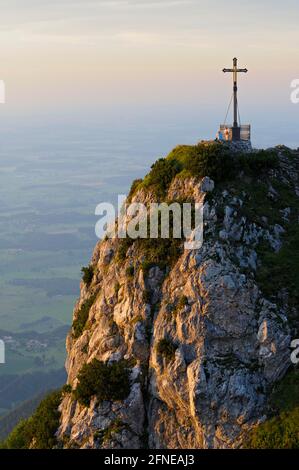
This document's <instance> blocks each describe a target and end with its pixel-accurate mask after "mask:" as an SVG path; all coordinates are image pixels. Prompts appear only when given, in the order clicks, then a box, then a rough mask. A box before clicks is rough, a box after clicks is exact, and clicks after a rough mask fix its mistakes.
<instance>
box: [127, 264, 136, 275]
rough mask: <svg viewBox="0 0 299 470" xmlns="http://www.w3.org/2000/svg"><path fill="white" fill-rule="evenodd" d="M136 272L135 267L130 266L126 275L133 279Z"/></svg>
mask: <svg viewBox="0 0 299 470" xmlns="http://www.w3.org/2000/svg"><path fill="white" fill-rule="evenodd" d="M134 272H135V269H134V266H129V267H128V268H127V269H126V275H127V276H128V277H133V276H134Z"/></svg>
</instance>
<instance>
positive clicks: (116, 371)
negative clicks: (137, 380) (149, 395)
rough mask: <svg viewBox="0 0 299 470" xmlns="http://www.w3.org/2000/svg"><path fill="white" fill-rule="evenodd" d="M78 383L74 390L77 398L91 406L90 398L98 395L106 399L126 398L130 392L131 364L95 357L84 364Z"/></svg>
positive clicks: (100, 400) (99, 400)
mask: <svg viewBox="0 0 299 470" xmlns="http://www.w3.org/2000/svg"><path fill="white" fill-rule="evenodd" d="M78 381H79V383H78V385H77V388H76V390H75V391H74V392H73V393H74V397H75V399H76V400H78V401H79V403H81V404H82V405H84V406H89V404H90V399H91V398H92V397H93V396H96V397H97V401H98V402H99V403H100V402H102V401H104V400H113V401H114V400H124V399H125V398H126V397H127V396H128V394H129V392H130V379H129V366H128V363H127V361H124V360H123V361H119V362H113V363H111V364H108V363H106V362H101V361H98V360H97V359H93V361H92V362H90V363H89V364H84V366H83V367H82V369H81V370H80V372H79V375H78Z"/></svg>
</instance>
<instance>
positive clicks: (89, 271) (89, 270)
mask: <svg viewBox="0 0 299 470" xmlns="http://www.w3.org/2000/svg"><path fill="white" fill-rule="evenodd" d="M81 272H82V273H83V276H82V280H83V282H84V283H85V284H86V285H87V287H89V286H90V284H91V281H92V278H93V275H94V267H93V266H91V265H89V266H87V267H85V266H84V267H83V268H82V269H81Z"/></svg>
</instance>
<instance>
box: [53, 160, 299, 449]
mask: <svg viewBox="0 0 299 470" xmlns="http://www.w3.org/2000/svg"><path fill="white" fill-rule="evenodd" d="M272 177H273V178H277V177H279V173H277V174H275V175H272ZM284 177H286V178H288V176H286V175H284ZM293 178H295V179H296V181H297V180H298V173H296V171H295V169H294V168H293ZM288 181H290V180H289V179H288ZM290 184H291V183H290ZM292 184H294V181H292ZM249 186H250V182H249ZM236 188H238V183H236V182H234V183H230V184H228V183H226V185H225V187H224V186H221V185H219V187H218V186H217V184H215V183H214V181H213V180H211V179H210V178H208V177H206V178H203V179H196V178H191V177H186V178H184V179H182V178H180V177H176V178H175V179H174V180H173V182H172V183H171V185H170V187H169V188H168V193H167V195H166V197H165V199H167V200H178V199H188V200H190V198H192V200H193V202H204V227H205V229H204V244H203V246H202V248H201V249H199V250H184V249H183V246H181V247H180V250H179V251H178V254H177V257H176V259H175V260H173V262H172V263H171V265H170V266H168V268H167V269H164V268H162V267H161V266H160V265H159V263H157V264H156V265H152V264H148V263H146V256H145V255H144V253H143V252H142V250H141V249H140V246H139V245H138V244H137V243H132V244H130V245H128V248H127V252H126V254H125V257H123V258H120V257H119V255H118V254H119V249H120V246H121V244H122V241H121V240H119V239H116V238H115V239H106V240H104V241H102V242H100V243H99V244H98V245H97V246H96V248H95V251H94V253H93V257H92V260H91V264H92V266H93V267H94V276H93V279H92V282H91V284H90V285H89V286H88V287H87V286H86V285H85V284H84V283H83V282H82V283H81V295H80V299H79V301H78V303H77V305H76V307H75V310H74V319H76V318H77V315H78V312H79V311H80V308H81V307H82V305H83V304H84V303H85V302H86V300H87V299H90V298H91V297H92V296H93V297H94V302H93V305H92V307H91V308H90V310H89V314H88V320H87V323H86V326H85V329H84V331H83V333H82V335H81V336H79V337H78V338H76V339H75V338H74V337H73V335H72V332H70V334H69V336H68V339H67V353H68V357H67V371H68V384H69V385H71V387H72V389H73V390H74V389H75V388H76V386H77V383H78V373H79V371H80V370H81V368H82V366H83V365H84V364H85V363H90V362H91V361H92V360H93V359H95V358H96V359H98V360H99V361H104V362H108V363H109V362H114V361H120V360H122V359H125V360H127V361H130V384H131V386H130V392H129V395H128V396H127V398H126V399H125V400H123V401H104V402H101V403H97V399H96V397H92V399H91V402H90V406H88V407H86V406H83V405H82V404H80V403H78V402H77V401H76V400H75V398H74V396H73V395H72V394H70V393H68V394H66V395H65V396H64V399H63V401H62V404H61V412H62V416H61V425H60V428H59V430H58V433H57V436H58V439H59V441H60V442H61V445H63V446H64V447H80V448H100V447H102V448H141V447H146V446H149V447H150V448H155V449H160V448H169V449H174V448H177V449H184V448H237V447H242V445H243V443H244V441H245V439H246V436H247V434H248V432H249V430H250V429H251V428H252V427H253V426H255V425H256V424H257V423H259V422H262V421H263V420H264V419H265V414H266V407H267V397H268V395H269V390H271V388H272V387H273V384H275V382H276V381H277V380H279V379H280V378H281V377H282V376H283V375H284V374H285V372H286V370H287V368H288V366H289V363H290V359H289V356H290V351H289V345H290V341H291V336H290V333H291V330H290V325H289V321H288V319H287V315H286V311H285V309H284V308H283V307H281V305H279V304H278V303H276V302H273V299H272V301H270V300H269V299H268V298H266V297H265V295H264V294H263V293H262V290H261V286H260V285H259V283H258V282H257V280H256V273H257V272H258V270H259V269H260V266H261V264H260V263H261V262H260V258H259V254H258V246H259V244H260V243H269V244H270V246H271V247H272V248H271V249H272V250H273V252H274V253H275V252H278V251H279V250H280V248H281V246H282V244H283V233H284V230H285V229H284V227H283V225H284V224H285V223H286V222H284V218H287V217H288V214H289V211H287V210H285V211H284V212H282V214H281V225H280V224H277V223H271V221H269V220H266V216H265V220H264V223H262V222H261V223H259V222H258V221H256V220H255V221H253V220H251V219H250V217H249V216H248V214H246V213H245V211H244V204H245V201H246V199H248V197H250V194H248V192H246V190H245V189H244V188H243V187H241V188H238V190H237V189H236ZM153 199H154V197H153V195H151V193H150V190H147V191H145V190H144V189H141V190H139V191H137V192H136V194H134V196H133V198H132V201H133V202H136V201H138V202H145V203H148V202H149V201H150V200H153ZM269 201H270V199H269ZM130 267H131V268H132V269H128V268H130ZM161 340H164V341H166V342H168V344H169V351H170V353H169V354H163V352H161V348H159V345H160V344H161Z"/></svg>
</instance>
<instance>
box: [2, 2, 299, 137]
mask: <svg viewBox="0 0 299 470" xmlns="http://www.w3.org/2000/svg"><path fill="white" fill-rule="evenodd" d="M298 14H299V3H298V1H297V0H285V1H283V2H282V1H278V0H251V1H250V2H249V1H248V0H238V1H236V0H226V1H225V2H222V1H220V0H51V1H50V0H9V1H7V0H5V1H4V0H0V79H1V80H4V81H5V85H6V104H5V105H3V107H1V109H0V122H1V121H2V122H3V121H4V122H5V120H9V119H14V118H15V119H17V117H20V116H22V117H23V118H24V116H25V117H26V119H29V120H30V119H34V118H36V119H38V117H39V116H41V115H42V116H44V117H46V116H51V115H52V116H60V118H61V119H62V120H65V119H67V118H68V116H69V118H70V119H74V117H75V116H76V117H78V119H79V117H80V116H81V118H82V119H83V117H84V118H88V116H89V117H90V116H98V117H99V118H100V119H105V116H106V117H107V116H109V117H110V118H111V119H112V120H113V116H114V117H115V118H116V117H117V116H118V117H119V118H120V119H124V118H128V119H131V120H132V121H133V122H134V119H136V120H140V119H143V120H145V121H146V119H147V118H148V119H151V120H152V121H153V119H155V118H157V117H158V119H160V120H167V119H169V120H170V121H171V122H172V123H174V122H179V121H180V120H181V121H182V122H183V121H185V122H186V123H188V122H189V121H190V119H198V123H199V124H198V125H199V128H200V126H201V125H202V126H203V128H204V129H205V131H204V132H205V133H208V132H209V129H211V130H210V132H211V134H213V137H214V134H215V132H216V131H215V129H214V127H215V126H216V127H217V125H218V123H220V121H222V120H223V118H224V116H225V112H226V107H227V104H228V101H229V99H230V95H231V77H229V76H228V75H224V74H223V73H222V68H223V67H230V66H231V62H232V58H233V57H234V56H237V57H238V58H239V65H240V66H241V67H247V68H248V69H249V73H248V74H247V75H246V76H242V77H240V84H239V85H240V95H239V100H240V109H241V117H242V120H243V122H252V123H253V124H255V125H257V126H258V127H259V129H260V130H261V129H263V128H267V129H268V131H269V132H270V131H271V132H272V134H274V130H273V128H275V129H279V127H280V128H281V129H282V128H284V129H286V128H289V129H293V128H294V131H293V130H292V132H295V130H296V126H297V121H298V118H299V105H297V106H295V105H294V104H292V103H291V102H290V83H291V81H292V80H293V79H294V78H298V77H299V65H298V64H299V47H298V45H299V29H298ZM1 106H2V105H1ZM294 126H295V127H294ZM214 131H215V132H214ZM278 132H279V130H278ZM278 137H280V135H279V136H278ZM298 139H299V138H298ZM278 141H279V139H278ZM298 145H299V141H298Z"/></svg>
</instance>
